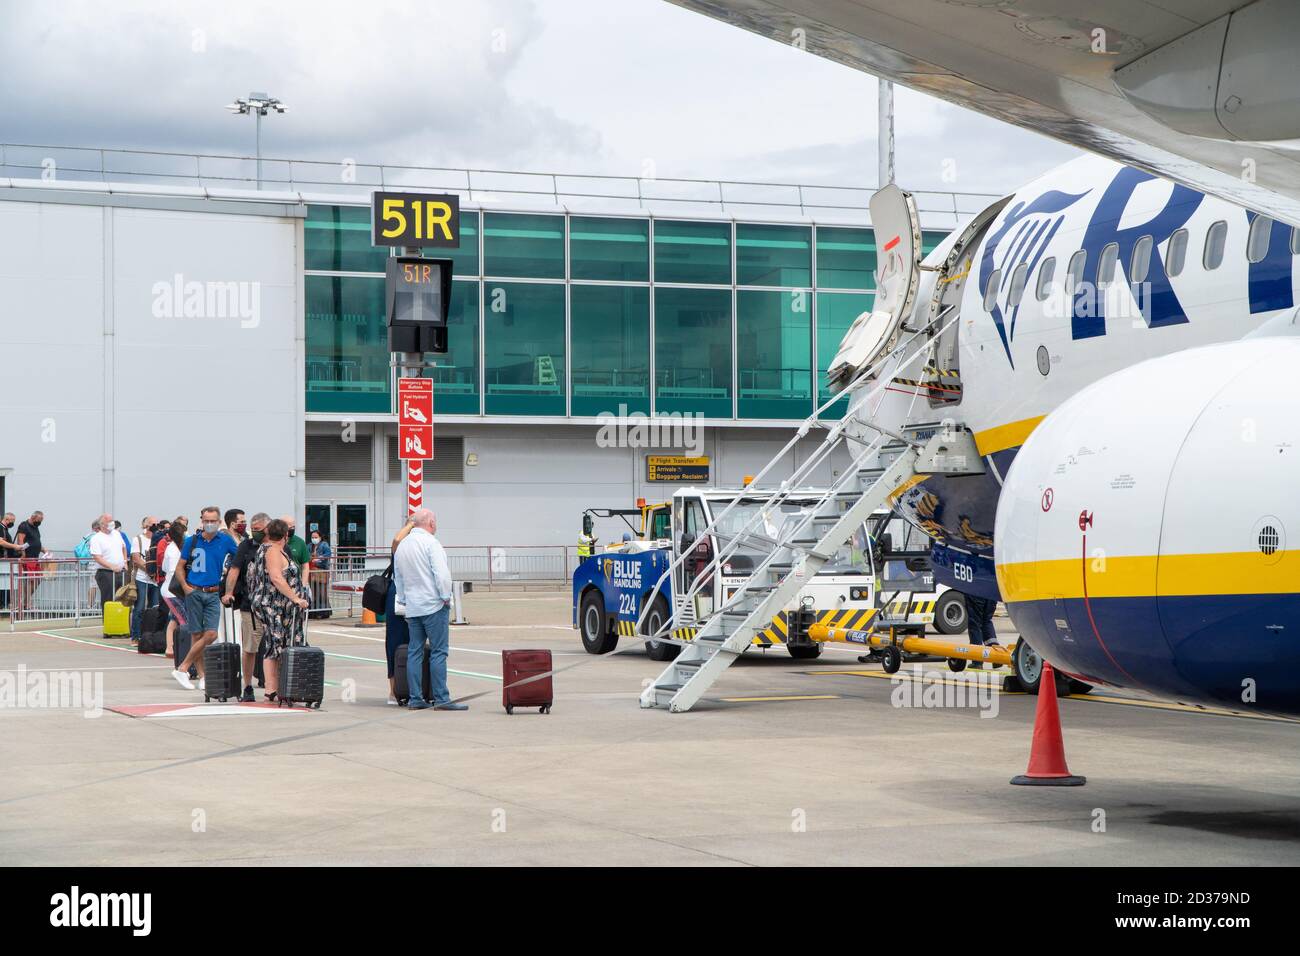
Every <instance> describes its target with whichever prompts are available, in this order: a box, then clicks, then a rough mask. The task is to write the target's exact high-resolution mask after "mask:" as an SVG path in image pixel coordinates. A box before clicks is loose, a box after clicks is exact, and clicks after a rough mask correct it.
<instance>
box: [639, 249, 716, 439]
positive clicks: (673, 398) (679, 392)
mask: <svg viewBox="0 0 1300 956" xmlns="http://www.w3.org/2000/svg"><path fill="white" fill-rule="evenodd" d="M656 228H657V224H656ZM655 411H656V412H699V413H701V414H703V415H707V416H708V417H710V418H731V417H732V414H731V293H730V292H729V291H727V290H726V289H664V288H657V289H655Z"/></svg>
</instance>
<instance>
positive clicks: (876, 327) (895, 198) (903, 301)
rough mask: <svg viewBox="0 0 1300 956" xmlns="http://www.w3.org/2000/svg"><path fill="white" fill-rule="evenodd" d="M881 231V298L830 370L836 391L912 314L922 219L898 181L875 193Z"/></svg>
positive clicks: (847, 336) (875, 218)
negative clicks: (899, 186)
mask: <svg viewBox="0 0 1300 956" xmlns="http://www.w3.org/2000/svg"><path fill="white" fill-rule="evenodd" d="M870 208H871V225H872V229H873V230H874V231H875V234H876V263H877V269H876V301H875V303H874V304H873V306H872V308H871V311H870V312H863V313H862V314H861V315H860V316H858V317H857V318H856V319H854V320H853V324H852V325H850V326H849V330H848V331H847V332H845V333H844V339H843V340H842V341H841V342H840V349H839V351H838V352H836V353H835V358H833V359H832V360H831V364H830V367H829V368H828V369H827V370H826V375H827V379H828V380H829V382H830V386H831V390H832V391H837V392H838V391H840V390H842V389H843V388H844V387H845V386H847V385H848V384H849V383H850V382H851V381H853V379H854V377H855V376H856V375H857V374H858V372H859V371H860V370H861V369H863V368H865V367H866V366H868V365H870V364H871V363H872V362H873V361H875V360H876V359H877V358H878V357H879V356H881V355H882V354H884V353H885V352H887V351H888V350H889V349H891V348H893V347H894V346H895V345H896V344H897V343H898V339H899V334H900V331H901V329H902V326H903V323H904V322H905V321H906V319H907V317H908V316H910V315H911V314H912V306H913V305H914V304H915V302H916V290H917V286H918V285H919V283H920V275H921V221H920V219H919V218H918V216H917V212H916V201H915V200H914V199H913V198H912V194H911V193H906V192H903V190H901V189H899V188H898V187H897V186H895V185H894V184H892V183H891V184H890V185H888V186H886V187H885V188H884V189H880V190H877V192H876V194H875V195H874V196H872V197H871V203H870Z"/></svg>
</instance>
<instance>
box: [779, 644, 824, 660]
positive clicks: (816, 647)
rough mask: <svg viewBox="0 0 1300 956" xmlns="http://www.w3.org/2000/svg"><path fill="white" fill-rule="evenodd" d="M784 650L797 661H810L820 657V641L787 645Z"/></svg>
mask: <svg viewBox="0 0 1300 956" xmlns="http://www.w3.org/2000/svg"><path fill="white" fill-rule="evenodd" d="M785 649H786V650H787V651H789V653H790V656H791V657H793V658H794V659H795V660H797V661H811V660H816V659H817V658H819V657H821V656H822V645H821V642H820V641H817V642H814V643H812V644H787V645H786V646H785Z"/></svg>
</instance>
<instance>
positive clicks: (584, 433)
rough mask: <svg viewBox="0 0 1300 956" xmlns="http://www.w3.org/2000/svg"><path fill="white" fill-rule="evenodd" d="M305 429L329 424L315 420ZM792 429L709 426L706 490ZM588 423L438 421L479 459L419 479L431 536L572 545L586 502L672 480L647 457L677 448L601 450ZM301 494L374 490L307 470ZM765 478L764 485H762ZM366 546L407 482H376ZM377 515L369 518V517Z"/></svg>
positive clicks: (400, 512) (823, 477)
mask: <svg viewBox="0 0 1300 956" xmlns="http://www.w3.org/2000/svg"><path fill="white" fill-rule="evenodd" d="M394 427H395V426H392V425H381V426H377V428H378V430H379V440H378V444H377V446H376V456H377V465H378V468H377V471H378V473H379V475H380V476H382V477H383V478H384V479H386V478H387V465H386V462H384V461H383V457H382V456H383V455H384V454H386V448H387V441H386V438H385V437H384V436H385V434H387V433H389V432H391V431H392V430H393V429H394ZM311 428H312V430H313V431H315V430H318V429H319V430H321V431H322V432H324V431H331V430H334V431H336V430H337V429H336V427H335V426H331V425H329V424H325V423H315V424H313V425H312V426H311ZM794 429H795V424H794V423H791V426H790V429H789V430H788V431H787V430H785V429H773V428H765V429H757V428H743V427H738V428H710V429H707V430H706V431H705V434H704V454H706V455H707V456H709V458H710V477H711V479H712V480H711V482H710V484H711V485H712V486H713V487H721V486H738V485H739V483H740V481H741V478H742V477H743V476H744V475H755V474H757V473H758V472H759V470H760V469H761V468H762V466H763V465H765V464H766V463H767V462H768V460H770V459H771V458H772V456H773V455H775V454H776V453H777V452H778V451H780V449H781V447H782V446H783V445H784V444H785V443H786V442H788V441H789V440H790V438H791V437H793V435H794ZM597 431H598V427H597V426H595V425H549V424H548V425H542V424H539V425H516V424H482V425H478V424H474V425H452V424H446V425H439V426H438V427H437V433H438V434H439V435H445V436H452V435H463V436H464V438H465V454H466V456H467V457H468V456H469V455H471V454H475V455H477V456H478V465H476V466H474V467H466V468H465V480H464V482H458V483H453V482H425V485H424V501H425V504H426V505H427V506H428V507H430V508H432V509H433V510H434V511H435V512H436V513H437V515H438V536H439V537H440V538H441V539H442V540H443V542H444V543H445V544H448V545H469V544H478V545H484V544H501V545H556V544H564V545H574V544H576V543H577V539H578V533H579V531H580V530H581V521H582V519H581V516H582V512H583V511H584V510H585V509H586V508H631V507H634V505H635V502H636V499H637V498H638V497H644V498H646V499H647V500H649V501H663V500H666V499H667V498H669V497H670V496H671V495H672V492H673V491H674V489H675V488H676V487H677V485H675V484H672V483H667V482H655V483H650V482H647V481H646V480H645V476H646V466H645V460H644V459H645V456H646V455H647V454H682V453H683V451H682V449H680V448H677V449H673V448H664V449H645V448H602V447H600V446H598V445H597V444H596V436H597ZM820 440H821V433H814V434H813V435H811V436H809V437H808V438H807V439H805V440H804V441H803V442H801V443H800V445H799V446H798V447H797V448H796V449H795V453H792V454H790V455H787V456H786V459H787V461H786V463H785V464H784V465H783V467H782V468H781V469H778V470H777V471H776V472H775V473H774V474H775V478H774V480H773V481H772V484H775V483H777V482H778V481H780V480H781V479H782V478H784V477H786V476H787V475H789V474H790V471H791V468H792V466H793V461H794V460H795V455H796V454H797V460H799V461H802V460H804V459H805V458H806V456H807V455H808V454H809V453H810V452H811V451H812V449H814V448H816V447H817V445H818V444H819V443H820ZM847 463H848V459H847V456H846V455H845V454H844V453H842V452H841V453H839V454H837V455H836V457H835V459H834V463H833V466H828V467H827V468H825V469H823V470H822V472H821V473H819V475H818V476H817V477H816V482H820V483H823V484H824V483H829V481H830V471H831V468H832V467H834V468H843V467H845V466H846V465H847ZM307 477H308V485H307V496H308V498H309V499H316V498H321V499H326V498H330V497H335V496H337V497H338V498H339V500H351V501H360V500H366V497H367V496H368V495H369V494H370V493H371V490H372V489H369V488H365V487H364V486H363V485H362V484H356V483H353V484H349V485H347V486H344V485H343V484H341V483H324V482H314V481H312V480H311V476H310V475H308V476H307ZM766 483H767V482H765V484H766ZM373 500H374V502H375V505H374V512H372V514H371V516H370V529H371V530H370V536H371V542H370V543H371V545H372V546H379V547H382V546H383V545H384V544H386V543H387V542H388V541H389V540H390V539H391V538H392V535H393V534H394V532H396V530H397V528H398V527H399V526H400V525H401V523H402V521H403V520H404V519H405V515H406V486H405V484H404V483H401V482H389V481H386V480H384V481H381V482H379V483H377V484H376V485H375V487H374V488H373ZM376 515H377V516H376ZM624 530H626V528H625V526H624V525H623V524H622V523H621V522H619V520H618V519H617V518H614V519H610V520H608V521H605V522H603V523H598V524H597V533H598V534H599V536H600V537H601V538H602V539H604V540H607V541H608V540H616V539H617V538H619V537H620V536H621V535H622V532H623V531H624Z"/></svg>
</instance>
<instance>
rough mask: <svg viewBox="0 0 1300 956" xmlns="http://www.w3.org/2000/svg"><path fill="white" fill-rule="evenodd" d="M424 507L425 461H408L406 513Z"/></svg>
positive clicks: (411, 512)
mask: <svg viewBox="0 0 1300 956" xmlns="http://www.w3.org/2000/svg"><path fill="white" fill-rule="evenodd" d="M423 507H424V462H422V461H408V462H407V463H406V513H407V514H408V515H410V514H413V513H414V512H416V511H418V510H419V509H420V508H423Z"/></svg>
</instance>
